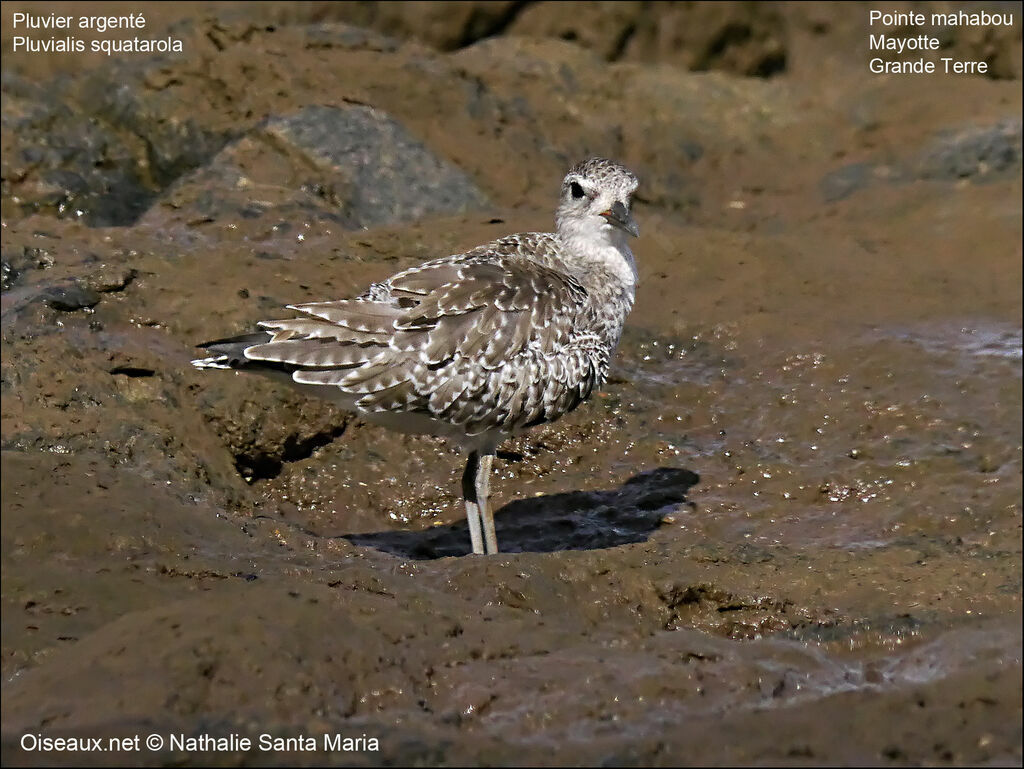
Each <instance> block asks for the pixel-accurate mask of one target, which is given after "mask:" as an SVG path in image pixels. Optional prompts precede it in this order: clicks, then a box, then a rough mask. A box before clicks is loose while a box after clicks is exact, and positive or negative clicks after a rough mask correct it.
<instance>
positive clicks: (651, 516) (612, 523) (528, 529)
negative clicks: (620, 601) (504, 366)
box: [344, 467, 700, 560]
mask: <svg viewBox="0 0 1024 769" xmlns="http://www.w3.org/2000/svg"><path fill="white" fill-rule="evenodd" d="M699 480H700V477H699V476H698V475H697V474H696V473H694V472H692V471H690V470H684V469H682V468H676V467H660V468H658V469H656V470H650V471H648V472H645V473H640V474H639V475H636V476H634V477H632V478H630V479H629V480H628V481H626V482H625V483H624V484H623V485H622V486H621V487H619V488H618V489H614V490H612V491H571V492H568V493H564V494H551V495H548V496H543V497H535V498H532V499H519V500H516V501H515V502H510V503H509V504H507V505H505V506H504V507H503V508H501V509H500V510H498V511H497V512H495V514H494V523H495V528H496V529H497V534H498V545H499V547H500V548H501V552H503V553H551V552H555V551H558V550H597V549H600V548H607V547H616V546H618V545H628V544H630V543H632V542H643V541H645V540H646V539H647V538H648V537H649V536H650V533H651V532H652V531H654V530H655V529H656V528H658V526H660V525H661V520H662V518H663V517H664V516H665V515H667V514H668V513H670V512H671V511H672V510H674V509H675V508H676V507H678V506H679V505H682V504H692V503H689V502H688V500H687V499H686V492H687V491H689V489H690V487H692V486H693V485H694V484H695V483H697V482H698V481H699ZM344 539H347V540H348V541H349V542H351V543H352V544H354V545H361V546H366V547H374V548H377V549H378V550H382V551H384V552H386V553H392V554H394V555H399V556H402V557H405V558H413V559H417V560H429V559H432V558H444V557H446V556H454V555H467V554H469V551H470V547H469V529H468V526H467V524H466V522H465V521H464V520H462V521H459V522H457V523H453V524H451V525H448V526H438V527H436V528H433V529H429V530H427V531H380V532H374V533H372V534H348V535H345V536H344Z"/></svg>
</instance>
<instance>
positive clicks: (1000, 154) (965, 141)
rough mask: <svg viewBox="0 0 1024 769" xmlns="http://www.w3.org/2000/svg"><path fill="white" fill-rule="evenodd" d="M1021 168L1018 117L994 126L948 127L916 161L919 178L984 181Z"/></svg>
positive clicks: (1017, 172)
mask: <svg viewBox="0 0 1024 769" xmlns="http://www.w3.org/2000/svg"><path fill="white" fill-rule="evenodd" d="M1020 168H1021V121H1020V119H1019V118H1018V119H1015V120H1014V119H1010V120H1004V121H1002V122H999V123H997V124H995V125H993V126H967V127H965V128H961V129H959V130H955V131H950V132H947V133H945V134H943V135H942V136H940V137H939V138H937V139H935V140H934V141H933V142H932V143H931V144H930V145H929V146H928V147H926V148H925V150H924V152H923V153H922V154H921V157H920V159H919V160H918V162H917V169H916V171H917V174H916V175H917V176H918V177H919V178H922V179H946V180H956V179H971V180H972V181H985V180H988V179H992V178H996V177H1005V176H1007V175H1010V174H1019V173H1020Z"/></svg>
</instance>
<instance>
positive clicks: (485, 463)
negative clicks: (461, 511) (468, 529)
mask: <svg viewBox="0 0 1024 769" xmlns="http://www.w3.org/2000/svg"><path fill="white" fill-rule="evenodd" d="M493 460H494V454H484V455H483V456H482V457H480V461H479V467H478V468H477V471H476V500H477V505H478V506H479V508H480V518H481V520H482V521H483V524H484V546H485V547H486V549H487V552H488V553H490V554H492V555H493V554H494V553H497V552H498V537H497V535H495V533H494V515H492V514H491V506H490V504H489V500H488V497H489V496H490V494H491V462H492V461H493Z"/></svg>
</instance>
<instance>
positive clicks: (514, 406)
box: [192, 157, 640, 555]
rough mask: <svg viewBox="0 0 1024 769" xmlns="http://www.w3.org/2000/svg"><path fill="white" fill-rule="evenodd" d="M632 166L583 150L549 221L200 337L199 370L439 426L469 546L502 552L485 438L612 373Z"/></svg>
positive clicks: (625, 287)
mask: <svg viewBox="0 0 1024 769" xmlns="http://www.w3.org/2000/svg"><path fill="white" fill-rule="evenodd" d="M637 186H638V179H637V177H636V175H635V174H634V173H633V172H632V171H630V170H629V169H627V168H626V167H624V166H622V165H620V164H618V163H616V162H613V161H611V160H608V159H605V158H600V157H593V158H590V159H588V160H586V161H584V162H582V163H579V164H577V165H575V166H573V167H572V168H571V169H570V170H569V171H568V173H567V174H566V175H565V178H564V179H563V181H562V186H561V192H560V199H559V204H558V208H557V211H556V214H555V231H554V232H526V233H519V234H515V235H508V236H506V237H502V238H499V239H497V240H494V241H492V242H490V243H487V244H485V245H482V246H478V247H476V248H473V249H471V250H469V251H465V252H463V253H459V254H454V255H451V256H446V257H443V258H438V259H434V260H431V261H427V262H424V263H422V264H419V265H417V266H415V267H411V268H409V269H405V270H403V271H401V272H398V273H397V274H395V275H393V276H391V277H390V278H387V279H386V280H382V281H380V282H377V283H373V284H372V285H370V287H369V288H368V289H367V290H366V291H365V292H364V293H363V294H361V295H360V296H358V297H356V298H352V299H340V300H335V301H325V302H313V303H305V304H294V305H288V306H287V308H286V309H288V310H291V311H292V312H293V314H296V317H291V318H286V319H282V320H265V321H260V322H258V323H257V324H256V325H257V326H258V328H259V329H260V330H258V331H255V332H253V333H248V334H244V335H241V336H236V337H231V338H227V339H218V340H215V341H211V342H205V343H203V344H200V345H197V347H199V348H202V349H205V350H207V351H208V353H209V354H208V357H205V358H200V359H197V360H193V361H192V364H193V365H194V366H195V367H196V368H199V369H233V370H236V371H242V372H254V373H259V374H264V375H267V376H271V377H272V378H275V379H278V380H279V381H283V382H286V383H287V384H288V385H290V386H291V387H293V388H297V389H299V390H300V391H302V392H304V393H306V394H308V395H313V396H317V397H322V398H326V399H328V400H329V401H330V402H332V403H334V404H336V405H337V406H340V407H341V408H343V409H345V410H348V411H350V412H354V413H355V414H357V415H358V416H359V417H361V418H362V419H363V420H365V421H367V422H370V423H373V424H379V425H383V426H385V427H388V428H391V429H393V430H397V431H400V432H405V433H419V434H429V435H435V436H440V437H442V438H444V439H447V440H448V441H450V442H452V443H454V444H455V445H456V446H458V447H460V448H461V449H462V450H463V451H464V452H465V453H466V454H467V459H466V466H465V470H464V472H463V475H462V497H463V501H464V503H465V508H466V518H467V522H468V527H469V535H470V543H471V546H472V552H473V553H474V554H480V555H483V554H494V553H497V552H498V542H497V536H496V534H495V528H494V518H493V513H492V511H491V509H490V506H489V504H488V499H489V493H490V486H489V482H490V474H491V465H492V461H493V459H494V455H495V452H496V451H497V447H498V445H499V444H501V442H502V441H504V440H505V439H507V438H510V437H512V436H515V435H518V434H521V433H522V432H524V431H526V430H528V429H529V428H531V427H535V426H537V425H542V424H545V423H549V422H553V421H555V420H556V419H558V418H559V417H561V416H563V415H564V414H567V413H568V412H570V411H572V410H573V409H575V408H576V407H577V406H579V405H580V404H581V403H583V402H584V401H586V400H587V399H588V398H589V397H590V395H591V394H592V393H593V392H594V390H595V389H596V388H598V387H600V386H601V385H602V384H603V383H604V381H605V379H606V377H607V374H608V367H609V364H610V361H611V358H612V355H613V353H614V351H615V349H616V347H617V345H618V343H619V339H620V337H621V334H622V329H623V325H624V323H625V320H626V316H627V315H628V314H629V312H630V310H631V309H632V307H633V304H634V300H635V296H636V286H637V268H636V261H635V259H634V256H633V252H632V251H631V250H630V246H629V243H630V239H631V238H636V237H639V234H640V231H639V228H638V226H637V224H636V221H635V220H634V218H633V215H632V213H631V196H632V195H633V193H634V192H635V191H636V189H637Z"/></svg>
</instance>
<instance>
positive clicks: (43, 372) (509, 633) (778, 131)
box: [0, 3, 1022, 765]
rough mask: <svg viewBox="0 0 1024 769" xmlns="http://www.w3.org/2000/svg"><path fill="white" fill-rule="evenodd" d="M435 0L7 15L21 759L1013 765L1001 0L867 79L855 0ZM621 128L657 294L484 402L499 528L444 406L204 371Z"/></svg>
mask: <svg viewBox="0 0 1024 769" xmlns="http://www.w3.org/2000/svg"><path fill="white" fill-rule="evenodd" d="M53 5H54V4H50V5H48V6H47V9H48V10H49V9H50V7H51V6H53ZM57 5H60V4H57ZM168 5H170V4H168ZM443 5H444V4H411V5H405V4H392V3H381V4H377V5H368V4H337V5H334V6H321V5H318V4H276V3H267V4H255V5H249V4H217V3H201V4H200V3H196V4H183V5H181V6H180V7H178V8H177V9H176V10H174V11H171V10H166V11H157V10H156V8H157V6H154V11H153V14H154V15H153V18H152V21H151V24H152V27H151V29H152V30H154V31H153V34H156V30H165V29H166V30H173V32H174V34H176V35H178V36H180V37H181V38H182V39H183V40H185V41H186V50H187V52H188V53H187V55H185V56H182V57H179V58H173V57H170V58H156V57H153V58H150V57H146V56H138V55H137V56H134V57H122V58H121V59H116V58H114V59H111V60H109V61H108V60H106V59H105V58H104V59H103V60H89V61H90V66H88V67H84V66H78V65H76V61H77V60H76V59H74V58H73V57H60V56H38V55H37V56H22V57H20V58H19V57H17V56H5V61H4V74H3V93H4V104H3V138H2V144H3V188H2V195H0V203H2V213H3V217H2V227H3V229H2V250H3V275H2V277H3V294H2V319H3V361H2V380H0V386H2V396H3V397H2V417H3V429H2V453H0V462H2V469H3V490H2V494H3V502H2V504H3V517H2V559H3V560H2V563H3V580H2V600H3V616H4V621H3V623H2V629H0V632H2V652H3V653H2V666H3V699H4V708H3V723H2V739H3V742H2V750H3V762H4V764H5V765H42V764H45V765H54V764H61V763H68V764H79V763H85V764H94V765H108V764H109V763H111V762H112V763H115V764H118V763H120V764H138V763H139V762H140V761H141V762H143V763H147V764H160V765H163V764H167V763H175V764H185V765H207V764H210V763H214V764H218V765H243V764H245V765H248V764H255V765H272V764H281V763H289V764H298V765H312V764H325V763H327V764H359V765H377V764H382V763H393V764H412V763H417V764H431V765H433V764H441V765H466V764H476V763H480V764H524V763H525V764H557V765H575V764H597V763H601V764H621V765H651V764H653V765H674V764H680V763H683V764H737V763H739V764H810V765H813V764H822V763H828V764H870V765H919V764H943V765H964V764H993V765H1013V764H1019V762H1020V761H1021V757H1022V755H1021V739H1022V738H1021V643H1022V640H1021V636H1022V634H1021V461H1022V459H1021V278H1022V276H1021V264H1022V251H1021V237H1022V233H1021V203H1020V201H1021V194H1022V190H1021V94H1020V80H1019V78H1020V51H1021V42H1020V33H1019V30H1020V26H1019V18H1020V17H1019V12H1018V16H1017V19H1018V25H1017V26H1016V28H1015V29H1016V34H1013V33H1012V32H1010V33H1006V32H999V33H998V34H993V35H991V36H989V37H987V38H985V39H980V38H978V37H977V35H976V34H975V32H972V31H970V30H961V31H958V32H956V33H950V35H951V37H950V39H949V40H948V41H947V45H948V47H949V48H950V49H952V50H954V51H958V52H963V53H964V55H967V53H973V54H974V55H977V56H984V57H987V60H989V61H991V62H992V63H993V75H994V76H993V77H976V76H972V77H967V76H964V77H953V76H935V77H934V78H930V77H918V78H901V77H889V78H883V77H874V76H870V75H869V74H868V73H867V71H866V66H865V65H864V62H865V61H866V59H865V51H864V47H865V45H866V37H867V30H866V27H865V26H864V25H863V22H862V16H864V17H866V10H865V9H864V7H863V6H859V5H857V4H847V5H846V6H838V5H833V6H825V5H812V4H793V5H771V6H765V5H759V6H749V5H745V4H732V3H716V4H689V5H686V4H683V5H679V6H676V5H666V6H664V7H662V6H658V5H654V6H651V7H649V8H647V10H646V11H645V13H646V14H647V15H646V16H644V15H641V16H637V15H636V14H637V13H640V12H639V11H637V10H636V9H635V8H633V7H632V4H584V5H583V6H580V8H579V9H577V11H575V12H572V13H570V12H569V11H566V10H559V8H560V7H562V6H560V5H555V4H550V5H549V4H545V3H538V4H518V3H492V4H479V3H464V4H454V5H453V6H452V7H451V8H448V9H447V10H446V11H445V12H444V13H441V12H440V11H438V10H437V9H436V6H443ZM641 5H642V4H636V6H637V7H639V6H641ZM11 6H12V7H11V9H8V8H7V6H6V5H5V10H4V13H5V14H7V13H9V12H10V11H12V10H14V6H17V7H19V8H22V7H27V8H34V7H36V6H32V5H31V4H28V3H12V4H11ZM159 7H160V8H162V7H163V6H159ZM830 9H831V10H830ZM161 14H162V15H161ZM686 14H691V15H690V16H687V15H686ZM659 30H660V31H659ZM723 30H724V31H723ZM4 34H5V38H4V41H3V43H4V46H5V49H6V47H7V46H8V45H9V41H8V38H7V37H6V36H7V35H8V31H7V30H6V27H5V33H4ZM339 126H340V128H339ZM332 128H337V129H338V130H337V131H332V130H331V129H332ZM594 153H596V154H604V155H607V156H609V157H613V158H615V159H617V160H619V161H621V162H623V163H624V164H626V165H628V166H629V167H630V168H632V169H633V170H635V171H636V173H637V174H638V176H639V177H640V178H641V182H642V184H641V188H640V190H639V192H638V201H637V204H636V208H635V215H636V218H637V220H638V221H639V223H640V227H641V230H642V236H641V238H640V240H639V241H638V242H637V245H636V248H635V251H636V255H637V261H638V269H639V272H640V287H639V290H638V296H637V304H636V307H635V309H634V311H633V313H632V314H631V315H630V317H629V320H628V322H627V329H626V332H625V334H624V337H623V340H622V343H621V346H620V349H619V351H618V354H617V358H616V360H615V363H614V365H613V370H612V374H611V377H610V379H609V381H608V382H607V383H606V385H605V386H604V387H603V388H602V389H601V391H600V392H598V393H597V394H596V395H595V396H594V397H593V398H592V399H591V401H590V402H588V403H587V404H585V405H584V406H582V407H581V408H579V409H578V410H577V411H575V412H573V413H572V414H570V415H569V416H567V417H565V418H564V419H562V420H561V421H559V422H557V423H555V424H553V425H548V426H545V427H542V428H538V429H536V430H534V431H532V432H530V433H528V434H527V435H525V436H523V437H521V438H518V439H516V440H514V441H510V442H508V443H507V444H506V445H504V446H503V447H502V451H501V453H500V454H499V456H498V458H497V459H496V461H495V463H494V467H495V469H494V477H493V479H492V483H491V488H492V494H493V497H492V501H493V504H494V505H495V510H496V514H495V520H496V525H497V531H498V538H499V542H500V543H501V545H502V547H503V549H504V550H505V552H503V553H502V554H500V555H497V556H493V557H476V556H469V555H467V553H468V549H469V536H468V531H467V528H466V523H465V518H464V513H463V511H462V509H461V500H460V497H459V488H460V487H459V478H460V476H461V472H462V466H463V461H464V460H463V457H461V456H460V455H459V453H458V452H457V451H455V450H453V449H452V448H450V447H448V446H446V445H445V444H444V443H442V442H439V441H437V440H435V439H432V438H427V437H416V436H403V435H396V434H393V433H389V432H386V431H384V430H382V429H380V428H376V427H373V426H370V425H366V424H364V423H362V422H361V421H360V420H359V419H357V418H355V417H353V416H351V415H348V414H346V413H343V412H339V411H337V410H335V409H333V408H332V407H330V406H329V405H327V404H326V403H321V402H318V401H309V400H304V399H303V398H302V397H300V396H299V395H297V394H294V393H291V392H290V391H287V390H283V389H281V388H279V387H277V386H276V385H275V384H274V383H272V382H269V381H265V380H263V379H260V378H255V377H253V378H248V377H245V376H242V375H237V374H234V373H231V372H199V371H195V370H193V369H192V368H191V366H189V363H188V362H189V359H190V358H191V357H193V354H194V352H195V350H194V347H193V345H194V344H195V343H196V342H199V341H202V340H205V339H209V338H214V337H218V336H224V335H227V334H231V333H237V332H242V331H244V330H246V329H247V328H249V327H250V326H251V325H252V324H253V323H254V322H255V321H257V320H260V319H264V318H271V317H276V316H277V314H278V313H279V312H280V308H281V307H282V306H283V305H285V304H290V303H298V302H304V301H316V300H323V299H328V298H340V297H343V296H347V295H352V294H355V293H357V292H359V291H361V290H362V289H363V288H364V287H365V286H366V284H367V283H369V282H371V281H373V280H377V279H380V278H383V277H386V276H387V275H389V274H391V273H393V272H395V271H396V270H398V269H401V268H403V267H405V266H408V265H411V264H414V263H416V262H419V261H422V260H424V259H427V258H431V257H435V256H439V255H445V254H448V253H453V252H456V251H459V250H463V249H466V248H468V247H472V246H474V245H477V244H479V243H482V242H485V241H486V240H488V239H491V238H494V237H498V236H500V235H504V234H507V233H510V232H516V231H522V230H534V229H547V228H549V227H550V226H551V220H552V210H553V206H554V202H553V201H554V199H555V196H556V195H557V190H558V184H559V181H560V179H561V176H562V174H563V173H564V171H565V169H566V167H567V166H568V165H569V164H570V163H572V162H575V161H576V160H578V159H579V158H582V157H585V156H587V155H589V154H594ZM403 178H408V179H409V180H410V183H409V184H408V185H402V184H401V180H402V179H403ZM375 180H376V181H375ZM439 191H440V192H439ZM25 733H33V734H45V735H53V736H86V737H96V736H103V737H106V736H115V735H123V736H131V735H135V734H149V733H160V734H164V735H167V734H171V733H175V734H183V735H187V736H198V735H212V736H223V735H231V734H239V735H246V736H250V737H253V738H255V737H257V736H258V735H260V734H264V733H266V734H271V735H275V736H281V737H288V736H297V735H314V736H316V737H317V738H318V739H319V738H320V735H323V734H328V733H330V734H343V735H346V736H352V737H361V736H368V737H374V738H376V739H377V740H379V749H378V750H377V751H369V750H362V751H356V752H354V753H343V752H329V751H324V750H322V749H317V750H314V751H298V750H297V751H292V752H283V753H281V752H276V753H275V752H269V753H268V752H261V751H259V750H253V751H250V752H233V751H227V752H205V753H204V752H194V753H183V752H176V751H173V750H169V749H167V750H164V751H162V752H156V753H142V754H135V753H126V754H123V755H112V754H92V755H90V754H77V755H74V756H68V755H55V754H45V753H39V752H30V751H25V750H23V749H22V748H21V746H20V743H19V741H20V739H21V736H22V735H23V734H25ZM321 745H322V743H321Z"/></svg>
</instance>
